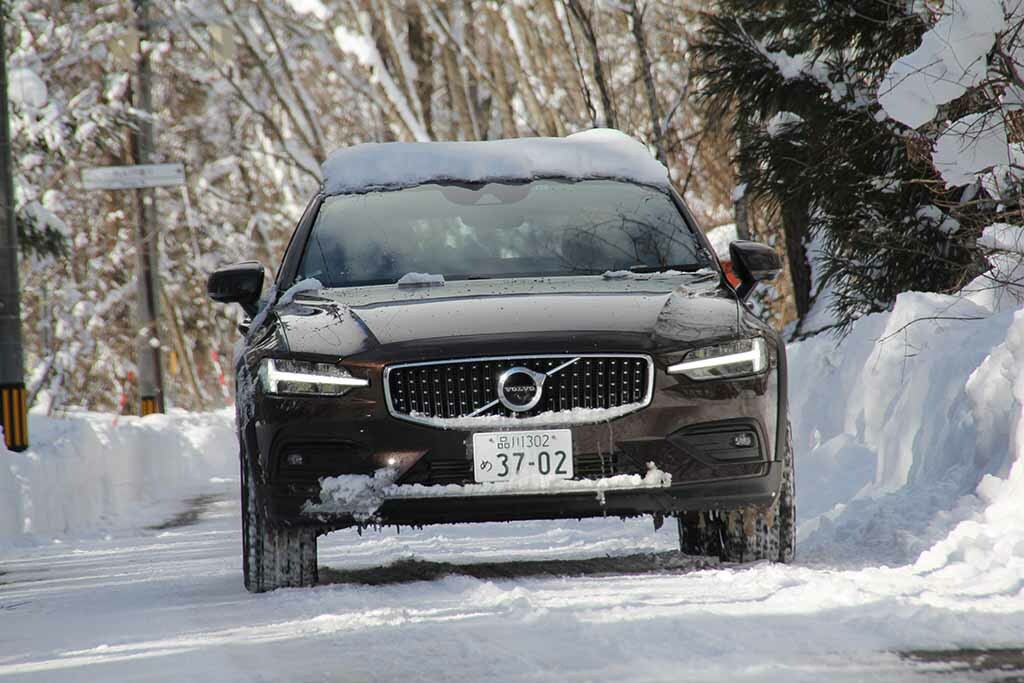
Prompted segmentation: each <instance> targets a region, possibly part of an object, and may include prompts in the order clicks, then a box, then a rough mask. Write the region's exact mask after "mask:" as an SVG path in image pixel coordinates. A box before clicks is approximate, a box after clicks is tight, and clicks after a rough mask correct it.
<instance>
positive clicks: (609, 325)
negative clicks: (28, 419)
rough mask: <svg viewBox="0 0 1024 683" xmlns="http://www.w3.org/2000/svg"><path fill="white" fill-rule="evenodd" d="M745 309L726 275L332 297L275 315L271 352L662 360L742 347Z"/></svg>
mask: <svg viewBox="0 0 1024 683" xmlns="http://www.w3.org/2000/svg"><path fill="white" fill-rule="evenodd" d="M737 307H738V304H737V302H736V299H735V295H734V294H732V292H730V291H729V290H728V289H726V288H725V287H723V286H722V285H721V283H720V279H719V277H718V275H717V274H716V273H705V274H696V275H689V274H680V275H676V276H669V277H665V276H653V277H652V276H632V277H629V278H625V279H621V280H614V279H611V280H610V279H604V278H601V277H581V278H530V279H522V278H519V279H514V280H512V279H509V280H475V281H457V282H449V283H447V284H445V285H444V286H440V287H436V286H435V287H430V286H422V287H401V288H400V287H396V286H394V285H390V286H378V287H350V288H344V289H322V290H320V291H318V292H316V293H304V294H302V295H300V296H299V297H297V298H296V301H295V302H293V303H290V304H288V305H286V306H280V307H278V308H277V309H276V310H275V316H272V319H271V320H270V321H269V329H271V330H273V331H275V332H276V334H273V335H270V336H271V337H272V338H274V339H276V340H277V341H276V343H273V342H271V343H270V344H269V346H277V347H279V348H278V349H277V350H280V351H287V352H291V353H302V354H310V355H328V356H337V357H352V356H358V355H360V354H369V355H373V354H378V355H381V356H382V357H385V358H386V357H388V356H392V357H397V358H417V357H424V358H426V357H431V356H434V357H437V356H440V357H444V356H448V357H452V356H453V355H456V354H458V355H481V354H487V353H495V352H502V353H505V352H511V351H508V350H506V349H517V350H519V351H520V352H522V353H539V352H553V350H554V349H557V350H558V351H561V352H566V351H570V350H577V351H583V350H587V349H588V348H590V347H592V348H593V349H594V350H612V349H614V350H616V351H656V350H658V349H662V348H666V347H671V348H686V347H688V346H691V345H693V344H694V343H697V342H701V343H706V342H707V341H713V340H717V339H728V338H733V337H735V336H736V335H737V334H738V333H739V332H741V330H740V326H742V325H744V323H743V322H742V317H741V316H739V315H738V308H737ZM267 341H270V340H269V339H267ZM264 346H267V345H264ZM567 346H568V347H571V349H570V348H566V347H567ZM503 347H504V348H503Z"/></svg>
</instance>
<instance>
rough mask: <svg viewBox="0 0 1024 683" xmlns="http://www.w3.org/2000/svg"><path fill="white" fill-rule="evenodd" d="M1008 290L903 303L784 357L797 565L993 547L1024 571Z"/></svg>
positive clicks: (1019, 316) (1021, 447)
mask: <svg viewBox="0 0 1024 683" xmlns="http://www.w3.org/2000/svg"><path fill="white" fill-rule="evenodd" d="M1010 227H1012V226H1006V227H1005V228H1003V229H1001V230H1000V231H999V234H998V236H996V235H993V240H996V238H997V237H999V243H1000V246H1004V245H1005V244H1007V243H1009V241H1010V240H1009V239H1008V236H1007V235H1006V230H1008V229H1009V228H1010ZM1013 229H1014V230H1016V231H1018V232H1020V231H1021V228H1013ZM1004 238H1006V239H1004ZM1014 243H1016V242H1014ZM1003 257H1004V258H1005V254H1004V255H1003ZM1016 260H1017V262H1018V263H1019V261H1020V255H1019V254H1017V255H1016ZM1009 289H1013V288H1008V287H1005V286H1002V287H1000V286H996V285H995V283H993V282H992V281H991V280H988V281H986V282H976V283H972V284H971V286H970V287H968V288H967V291H965V292H964V293H962V294H961V295H960V296H946V295H940V294H923V293H916V292H909V293H906V294H902V295H900V296H899V297H898V299H897V301H896V305H895V307H894V309H893V310H892V311H891V312H888V313H880V314H876V315H871V316H868V317H866V318H864V319H862V320H860V321H858V322H857V323H856V324H855V325H854V327H853V331H852V332H851V334H850V335H849V337H848V338H847V339H846V340H845V341H843V342H842V344H841V345H838V346H837V342H836V340H835V339H834V338H832V337H829V336H824V335H820V336H818V337H816V338H812V339H809V340H807V341H803V342H800V343H796V344H793V345H791V346H790V347H789V354H790V355H789V357H790V386H791V405H790V410H791V416H792V420H793V434H794V446H795V449H796V454H797V491H798V493H797V500H798V511H799V514H800V519H801V524H800V527H799V540H800V543H801V545H800V549H801V554H802V557H804V558H810V559H812V560H822V561H841V562H855V563H861V564H866V563H876V562H886V563H902V562H912V561H914V560H915V559H916V558H918V557H919V556H920V558H921V559H920V561H921V562H924V563H926V564H928V565H929V566H931V565H935V564H936V563H937V562H938V563H940V564H941V562H944V561H948V562H953V561H960V562H962V561H965V558H975V557H978V556H977V552H981V553H982V554H988V556H989V559H986V560H984V562H985V563H989V562H992V561H993V560H992V559H991V551H992V550H993V548H995V547H996V546H997V545H998V546H999V548H1000V552H1001V553H1002V555H1003V556H1004V557H1005V556H1006V555H1007V554H1010V555H1013V554H1014V553H1015V554H1016V557H1017V558H1018V559H1019V560H1024V506H1021V505H1020V503H1019V501H1020V500H1021V498H1020V491H1021V487H1024V429H1022V426H1024V425H1022V406H1024V377H1022V371H1021V368H1024V310H1022V309H1021V308H1020V303H1019V302H1020V298H1018V297H1015V296H1006V295H1007V294H1012V293H1013V292H1008V291H1007V290H1009ZM996 292H1001V294H1002V295H1000V294H997V293H996ZM1008 302H1012V303H1014V304H1015V305H1008ZM1014 501H1017V502H1014ZM1014 525H1016V527H1014ZM1013 528H1017V529H1019V530H1020V531H1016V532H1013V533H1010V532H1011V530H1012V529H1013ZM1008 534H1009V536H1008ZM1007 543H1008V544H1009V545H1008V546H1007V545H1006V544H1007ZM969 548H974V549H975V550H969ZM929 549H930V550H929ZM925 551H928V552H925ZM921 553H924V555H921ZM939 557H942V558H945V560H942V561H940V560H939V559H937V558H939Z"/></svg>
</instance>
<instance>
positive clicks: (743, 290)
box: [729, 240, 782, 301]
mask: <svg viewBox="0 0 1024 683" xmlns="http://www.w3.org/2000/svg"><path fill="white" fill-rule="evenodd" d="M729 256H730V257H731V258H732V268H733V271H735V273H736V276H737V277H738V278H739V279H740V286H739V287H738V288H737V290H736V293H737V294H739V295H740V298H741V299H743V300H744V301H746V299H747V297H749V296H750V293H751V292H753V291H754V287H756V286H757V283H758V282H765V281H767V280H774V279H775V278H776V277H777V276H778V274H779V273H780V272H781V271H782V262H781V261H779V255H778V254H776V253H775V250H774V249H772V248H771V247H769V246H768V245H766V244H760V243H758V242H748V241H747V240H737V241H735V242H731V243H730V244H729Z"/></svg>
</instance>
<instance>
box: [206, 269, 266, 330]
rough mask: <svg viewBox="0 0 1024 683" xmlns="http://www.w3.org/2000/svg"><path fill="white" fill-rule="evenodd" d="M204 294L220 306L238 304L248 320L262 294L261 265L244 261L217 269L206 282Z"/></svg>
mask: <svg viewBox="0 0 1024 683" xmlns="http://www.w3.org/2000/svg"><path fill="white" fill-rule="evenodd" d="M206 292H207V294H209V295H210V298H211V299H213V300H214V301H216V302H218V303H222V304H239V305H240V306H241V307H242V309H243V310H244V311H245V313H246V315H248V316H249V317H250V318H251V317H253V316H254V315H256V313H257V311H258V304H259V301H260V294H261V293H262V292H263V265H262V264H260V263H259V262H258V261H244V262H243V263H235V264H232V265H230V266H224V267H223V268H218V269H217V270H215V271H214V272H213V274H212V275H210V279H209V280H207V281H206Z"/></svg>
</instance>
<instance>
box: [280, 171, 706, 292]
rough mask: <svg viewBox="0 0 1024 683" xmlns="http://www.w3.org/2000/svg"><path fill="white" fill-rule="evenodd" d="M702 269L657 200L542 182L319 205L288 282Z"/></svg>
mask: <svg viewBox="0 0 1024 683" xmlns="http://www.w3.org/2000/svg"><path fill="white" fill-rule="evenodd" d="M706 265H708V261H707V258H706V256H705V255H704V253H703V250H702V249H701V248H700V246H699V243H698V242H697V240H696V238H695V237H694V234H693V232H692V231H691V230H690V228H689V227H688V225H687V223H686V222H685V220H684V219H683V216H682V214H681V213H680V211H679V209H678V208H677V207H676V205H675V203H674V202H673V201H672V199H671V197H670V196H669V195H668V194H667V193H665V192H663V191H660V190H657V189H654V188H652V187H648V186H645V185H637V184H634V183H628V182H618V181H612V180H583V181H575V182H573V181H567V180H550V179H547V180H534V181H532V182H527V183H482V184H473V185H465V184H443V185H439V184H427V185H419V186H416V187H410V188H406V189H401V190H392V191H381V192H368V193H366V194H357V195H338V196H333V197H328V198H327V199H325V200H324V202H323V205H322V206H321V208H320V213H319V215H318V216H317V219H316V222H315V223H314V225H313V229H312V232H311V234H310V236H309V240H308V241H307V244H306V248H305V252H304V253H303V255H302V259H301V262H300V265H299V269H298V272H297V277H296V279H297V280H301V279H304V278H316V279H318V280H320V282H321V283H323V285H324V286H326V287H350V286H359V285H378V284H387V283H394V282H397V281H398V280H399V279H400V278H402V276H404V275H406V274H407V273H414V272H415V273H429V274H431V275H443V276H444V278H445V279H446V280H463V279H484V278H501V277H531V276H533V277H539V276H560V275H600V274H602V273H604V272H606V271H617V270H629V269H633V270H634V271H643V272H650V271H651V270H659V269H669V268H672V269H676V270H696V269H698V268H700V267H702V266H706Z"/></svg>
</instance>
